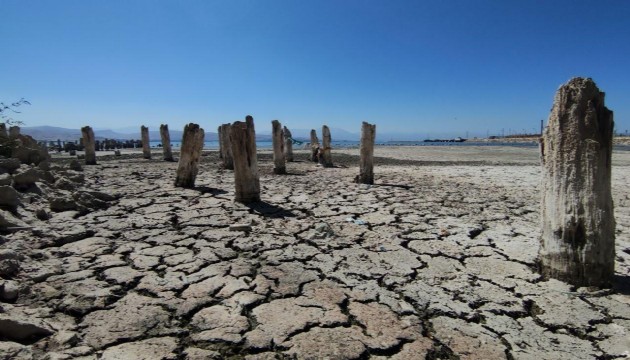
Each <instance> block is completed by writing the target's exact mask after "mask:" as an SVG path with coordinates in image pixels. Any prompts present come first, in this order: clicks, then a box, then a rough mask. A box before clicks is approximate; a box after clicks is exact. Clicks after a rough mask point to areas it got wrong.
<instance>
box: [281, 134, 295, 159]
mask: <svg viewBox="0 0 630 360" xmlns="http://www.w3.org/2000/svg"><path fill="white" fill-rule="evenodd" d="M282 133H283V134H284V158H285V160H286V161H288V162H292V161H293V136H292V135H291V131H289V129H288V128H287V127H286V126H285V127H284V129H283V130H282Z"/></svg>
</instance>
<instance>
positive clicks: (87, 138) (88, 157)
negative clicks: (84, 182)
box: [81, 126, 96, 165]
mask: <svg viewBox="0 0 630 360" xmlns="http://www.w3.org/2000/svg"><path fill="white" fill-rule="evenodd" d="M81 134H82V135H83V137H82V140H83V147H84V149H85V165H96V144H95V142H94V131H92V128H91V127H89V126H84V127H82V128H81Z"/></svg>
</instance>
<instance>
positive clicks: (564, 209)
mask: <svg viewBox="0 0 630 360" xmlns="http://www.w3.org/2000/svg"><path fill="white" fill-rule="evenodd" d="M613 125H614V124H613V113H612V111H610V110H608V109H607V108H606V107H605V106H604V93H603V92H600V91H599V89H598V88H597V86H596V85H595V83H594V82H593V80H592V79H584V78H573V79H571V80H570V81H569V82H568V83H566V84H564V85H562V86H561V87H560V89H558V92H557V93H556V96H555V99H554V104H553V108H552V110H551V115H550V116H549V122H548V125H547V128H546V129H545V131H544V134H543V137H542V139H541V143H540V149H541V155H542V156H541V159H542V170H543V171H542V174H543V180H542V203H541V204H542V209H541V210H542V211H541V213H542V239H541V247H540V252H539V259H540V266H541V271H542V275H543V276H544V277H545V278H556V279H560V280H564V281H566V282H568V283H571V284H573V285H575V286H607V285H609V284H610V282H611V280H612V276H613V274H614V262H615V219H614V216H613V215H614V214H613V201H612V195H611V184H610V175H611V157H612V145H613V144H612V136H613Z"/></svg>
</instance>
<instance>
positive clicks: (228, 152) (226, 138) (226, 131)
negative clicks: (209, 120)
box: [219, 124, 234, 170]
mask: <svg viewBox="0 0 630 360" xmlns="http://www.w3.org/2000/svg"><path fill="white" fill-rule="evenodd" d="M231 128H232V125H231V124H223V125H221V126H220V127H219V132H220V133H221V137H220V139H221V149H223V151H222V152H223V168H224V169H227V170H234V156H233V155H232V143H231V142H230V129H231Z"/></svg>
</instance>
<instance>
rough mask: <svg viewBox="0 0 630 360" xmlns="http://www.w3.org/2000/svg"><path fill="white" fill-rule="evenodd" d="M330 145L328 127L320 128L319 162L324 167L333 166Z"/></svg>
mask: <svg viewBox="0 0 630 360" xmlns="http://www.w3.org/2000/svg"><path fill="white" fill-rule="evenodd" d="M330 143H331V138H330V129H329V128H328V126H326V125H324V126H322V151H321V153H322V158H321V159H320V162H321V163H322V165H324V167H332V166H333V162H332V154H331V152H330V150H331V147H330Z"/></svg>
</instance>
